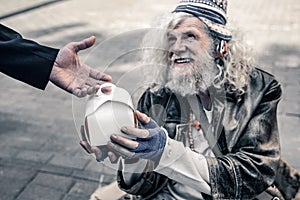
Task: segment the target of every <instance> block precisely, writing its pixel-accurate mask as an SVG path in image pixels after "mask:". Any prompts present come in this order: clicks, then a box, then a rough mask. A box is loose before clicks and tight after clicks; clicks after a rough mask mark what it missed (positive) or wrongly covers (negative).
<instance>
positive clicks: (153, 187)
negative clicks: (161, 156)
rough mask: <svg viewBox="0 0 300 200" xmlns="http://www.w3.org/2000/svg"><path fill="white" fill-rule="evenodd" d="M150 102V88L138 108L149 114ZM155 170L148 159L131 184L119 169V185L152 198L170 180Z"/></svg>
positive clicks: (144, 197) (131, 192)
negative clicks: (143, 168)
mask: <svg viewBox="0 0 300 200" xmlns="http://www.w3.org/2000/svg"><path fill="white" fill-rule="evenodd" d="M150 102H151V95H150V92H149V90H147V91H146V92H145V93H144V94H143V96H142V97H141V98H140V100H139V103H138V108H137V109H138V110H139V111H141V112H143V113H146V114H149V112H148V111H149V106H150ZM121 168H122V167H121ZM153 170H154V166H153V162H151V161H148V162H147V165H146V167H145V170H144V172H143V173H140V174H133V175H135V176H139V179H136V181H135V182H133V183H132V184H131V185H128V184H126V183H125V180H124V177H123V173H122V170H119V171H118V174H117V181H118V184H119V187H120V188H121V189H122V190H123V191H125V192H127V193H129V194H133V195H139V196H141V197H142V198H143V199H151V197H153V196H154V195H156V194H157V193H158V192H159V191H160V190H161V189H162V188H163V187H164V186H165V184H166V183H167V181H168V178H167V177H165V176H164V175H161V174H159V173H156V172H154V171H153Z"/></svg>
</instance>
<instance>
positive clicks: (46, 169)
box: [39, 164, 74, 176]
mask: <svg viewBox="0 0 300 200" xmlns="http://www.w3.org/2000/svg"><path fill="white" fill-rule="evenodd" d="M73 170H74V169H73V168H68V167H62V166H57V165H50V164H47V165H44V166H43V167H41V168H40V169H39V171H40V172H43V173H50V174H57V175H63V176H71V174H72V173H73Z"/></svg>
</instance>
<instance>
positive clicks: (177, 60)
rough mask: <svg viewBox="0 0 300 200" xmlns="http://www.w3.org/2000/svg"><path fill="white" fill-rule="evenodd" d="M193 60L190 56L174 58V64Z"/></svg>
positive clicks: (187, 62)
mask: <svg viewBox="0 0 300 200" xmlns="http://www.w3.org/2000/svg"><path fill="white" fill-rule="evenodd" d="M192 61H193V59H191V58H176V59H174V63H175V64H189V63H191V62H192Z"/></svg>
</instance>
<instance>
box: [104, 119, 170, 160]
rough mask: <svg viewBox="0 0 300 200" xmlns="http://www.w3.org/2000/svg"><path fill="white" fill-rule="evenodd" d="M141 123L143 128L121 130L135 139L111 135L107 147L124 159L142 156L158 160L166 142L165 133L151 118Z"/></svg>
mask: <svg viewBox="0 0 300 200" xmlns="http://www.w3.org/2000/svg"><path fill="white" fill-rule="evenodd" d="M142 125H143V128H144V129H138V128H128V129H127V128H125V127H123V128H122V132H124V133H125V134H128V135H133V136H136V140H129V139H127V138H124V137H122V136H117V135H112V136H111V141H110V142H108V147H109V148H110V149H112V150H113V151H115V152H116V153H117V154H119V155H121V156H122V157H123V158H125V159H133V158H143V159H148V160H152V161H155V162H158V161H159V160H160V157H161V155H162V153H163V150H164V147H165V144H166V140H167V136H166V133H165V132H164V130H163V129H161V128H160V127H159V126H158V125H157V124H156V122H155V121H154V120H152V119H150V121H149V122H148V123H142ZM132 143H135V145H136V147H133V146H135V145H132Z"/></svg>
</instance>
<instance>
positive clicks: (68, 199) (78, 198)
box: [63, 194, 90, 200]
mask: <svg viewBox="0 0 300 200" xmlns="http://www.w3.org/2000/svg"><path fill="white" fill-rule="evenodd" d="M89 197H90V196H89V195H73V194H67V195H66V196H65V197H64V198H63V200H88V199H90V198H89Z"/></svg>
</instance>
